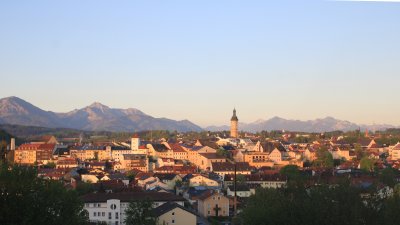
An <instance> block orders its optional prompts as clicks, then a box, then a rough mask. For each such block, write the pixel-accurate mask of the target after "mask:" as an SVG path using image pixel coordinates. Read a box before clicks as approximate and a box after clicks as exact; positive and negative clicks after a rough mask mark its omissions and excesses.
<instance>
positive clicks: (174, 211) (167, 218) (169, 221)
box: [153, 202, 197, 225]
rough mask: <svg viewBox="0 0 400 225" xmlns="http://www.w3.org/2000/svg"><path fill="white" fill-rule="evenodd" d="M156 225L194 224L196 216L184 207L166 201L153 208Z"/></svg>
mask: <svg viewBox="0 0 400 225" xmlns="http://www.w3.org/2000/svg"><path fill="white" fill-rule="evenodd" d="M153 213H154V216H156V217H157V224H158V225H196V222H197V216H196V214H194V213H193V212H192V211H190V210H188V209H186V208H185V207H183V206H181V205H179V204H176V203H173V202H167V203H165V204H162V205H161V206H159V207H157V208H155V209H154V210H153Z"/></svg>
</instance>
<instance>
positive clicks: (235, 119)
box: [231, 108, 239, 121]
mask: <svg viewBox="0 0 400 225" xmlns="http://www.w3.org/2000/svg"><path fill="white" fill-rule="evenodd" d="M231 121H239V119H238V118H237V116H236V108H233V116H232V118H231Z"/></svg>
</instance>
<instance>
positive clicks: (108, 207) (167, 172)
mask: <svg viewBox="0 0 400 225" xmlns="http://www.w3.org/2000/svg"><path fill="white" fill-rule="evenodd" d="M358 144H359V146H360V147H361V148H362V150H363V152H364V153H365V154H366V155H367V156H368V157H369V158H371V159H374V160H375V161H374V162H375V163H376V164H377V166H384V163H383V160H384V162H385V163H386V164H391V165H392V166H393V167H394V168H399V167H400V143H398V144H396V145H393V146H379V145H378V144H377V143H376V142H375V141H374V140H373V139H369V138H365V139H363V140H360V142H359V143H358ZM322 147H324V148H326V149H327V150H328V151H329V152H330V153H331V155H332V157H333V159H338V160H340V161H341V162H342V163H341V164H340V165H339V166H338V167H337V168H336V169H337V170H338V171H339V170H340V171H344V170H351V169H357V168H359V166H360V165H359V161H357V159H356V151H355V145H354V143H344V142H343V140H342V139H341V138H340V137H339V138H331V139H329V140H320V141H314V142H312V143H290V142H288V141H286V140H285V139H284V138H282V139H279V140H259V139H256V138H254V139H252V138H219V137H210V138H209V139H207V140H192V141H186V142H183V141H180V142H177V141H174V142H172V141H167V140H158V141H152V142H146V141H142V140H140V138H139V137H138V136H137V135H133V136H132V138H131V140H130V141H127V142H109V143H95V144H93V143H91V144H78V143H70V144H67V145H66V144H62V143H59V142H58V140H57V139H56V138H55V137H52V136H48V137H43V139H41V140H39V141H35V142H31V143H25V144H22V145H20V146H18V147H14V149H11V150H12V152H13V156H14V157H13V160H14V162H15V163H17V164H23V165H37V166H39V176H41V177H44V178H48V179H54V180H61V181H63V182H65V184H66V186H68V187H70V188H78V187H79V185H80V184H82V183H88V184H91V186H92V189H91V190H92V191H91V192H92V193H90V194H88V195H84V196H83V197H82V199H83V201H84V202H85V209H86V210H87V211H88V212H89V217H90V220H91V221H92V222H100V221H104V222H106V223H109V224H115V225H119V224H124V219H125V209H126V208H127V206H128V204H129V202H131V201H139V200H141V199H150V200H151V201H153V202H154V207H155V208H154V211H155V214H156V215H157V217H158V219H159V223H160V224H185V225H190V224H196V222H199V220H200V219H201V218H207V217H229V216H232V215H234V214H235V213H236V212H237V211H236V209H237V207H238V205H239V206H240V204H242V203H243V202H245V201H246V198H248V197H250V196H251V195H253V194H254V193H255V191H256V189H257V188H279V187H282V186H284V185H285V184H286V182H287V179H286V177H284V176H282V175H281V174H279V169H280V168H282V167H284V166H286V165H296V166H298V167H303V165H305V162H313V161H314V160H316V159H317V157H318V155H317V151H318V149H320V148H322ZM235 177H236V179H235ZM239 177H240V178H239ZM235 180H236V182H234V181H235ZM239 208H240V207H239Z"/></svg>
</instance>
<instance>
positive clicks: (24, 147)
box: [17, 144, 41, 150]
mask: <svg viewBox="0 0 400 225" xmlns="http://www.w3.org/2000/svg"><path fill="white" fill-rule="evenodd" d="M40 145H41V144H22V145H20V146H19V147H18V148H17V150H37V149H39V146H40Z"/></svg>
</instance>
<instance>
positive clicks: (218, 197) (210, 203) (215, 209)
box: [197, 191, 229, 217]
mask: <svg viewBox="0 0 400 225" xmlns="http://www.w3.org/2000/svg"><path fill="white" fill-rule="evenodd" d="M197 210H198V212H199V214H200V215H202V216H204V217H209V216H215V217H219V216H223V217H227V216H229V198H227V197H225V196H224V195H223V194H222V193H219V192H214V191H209V192H206V193H205V194H203V195H201V196H200V197H199V199H198V207H197Z"/></svg>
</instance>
